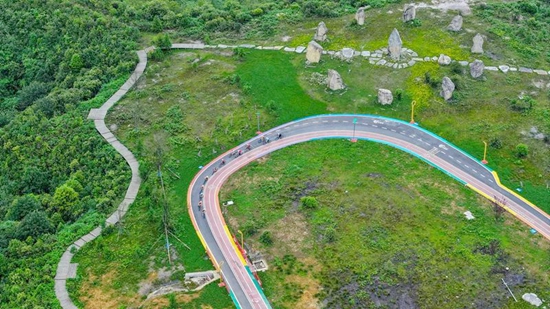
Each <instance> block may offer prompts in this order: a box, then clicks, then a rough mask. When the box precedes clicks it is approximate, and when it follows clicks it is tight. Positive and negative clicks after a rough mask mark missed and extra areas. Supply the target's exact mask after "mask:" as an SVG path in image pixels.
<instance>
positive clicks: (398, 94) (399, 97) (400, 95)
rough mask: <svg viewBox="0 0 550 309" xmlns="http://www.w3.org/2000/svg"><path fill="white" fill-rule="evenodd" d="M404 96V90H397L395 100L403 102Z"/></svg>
mask: <svg viewBox="0 0 550 309" xmlns="http://www.w3.org/2000/svg"><path fill="white" fill-rule="evenodd" d="M403 94H404V91H403V89H397V90H395V99H396V100H397V101H401V100H403Z"/></svg>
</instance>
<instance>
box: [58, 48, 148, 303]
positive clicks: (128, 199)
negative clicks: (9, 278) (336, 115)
mask: <svg viewBox="0 0 550 309" xmlns="http://www.w3.org/2000/svg"><path fill="white" fill-rule="evenodd" d="M149 50H150V48H147V49H144V50H140V51H138V52H137V54H138V57H139V63H138V65H137V66H136V69H135V70H134V72H133V73H132V75H131V76H130V78H128V80H127V81H126V82H125V83H124V85H122V87H120V89H119V90H118V91H117V92H116V93H115V94H113V96H111V97H110V98H109V100H107V102H105V103H104V104H103V105H102V106H101V107H100V108H94V109H92V110H90V113H89V114H88V119H91V120H93V121H94V124H95V127H96V129H97V131H98V132H99V134H101V135H102V136H103V137H104V138H105V140H107V142H108V143H109V144H111V146H113V147H114V148H115V149H116V150H117V151H118V153H120V154H121V155H122V156H123V157H124V160H126V162H128V165H129V166H130V169H131V170H132V180H131V181H130V185H129V186H128V190H126V195H125V196H124V200H123V201H122V202H121V203H120V205H119V206H118V208H117V210H115V212H113V213H112V214H111V216H109V218H107V220H106V221H105V225H106V226H109V225H113V224H116V223H117V222H119V221H120V219H121V218H122V217H124V215H125V214H126V212H127V211H128V207H129V206H130V204H132V203H133V202H134V200H135V199H136V196H137V193H138V190H139V186H140V184H141V178H140V177H139V163H138V161H137V160H136V158H135V157H134V155H133V154H132V153H131V152H130V150H128V148H126V147H125V146H124V145H123V144H122V143H121V142H119V141H118V140H117V138H116V137H115V136H114V135H113V133H112V132H111V131H110V130H109V129H108V128H107V126H106V125H105V116H106V115H107V112H108V111H109V109H110V108H111V107H113V105H115V103H116V102H118V100H120V99H121V98H122V97H123V96H124V95H125V94H126V92H128V90H130V89H131V88H132V87H133V86H134V84H135V83H136V81H137V80H138V79H139V77H140V76H141V74H143V71H145V67H146V66H147V51H149ZM100 234H101V227H97V228H95V229H94V230H93V231H91V232H90V233H88V234H86V235H84V236H82V237H81V238H80V239H78V240H77V241H75V242H74V243H72V244H71V245H70V246H69V247H68V248H67V250H65V252H64V253H63V255H62V256H61V260H60V261H59V264H57V272H56V275H55V296H56V297H57V299H58V300H59V303H60V304H61V307H62V308H64V309H77V307H76V306H75V305H74V303H73V302H72V300H71V298H70V297H69V293H68V292H67V279H71V278H75V277H76V268H77V266H78V265H77V264H75V263H71V259H72V258H73V256H74V254H75V253H76V251H77V250H79V249H80V248H82V246H84V245H85V244H86V243H88V242H90V241H92V240H94V239H96V238H97V237H98V236H99V235H100Z"/></svg>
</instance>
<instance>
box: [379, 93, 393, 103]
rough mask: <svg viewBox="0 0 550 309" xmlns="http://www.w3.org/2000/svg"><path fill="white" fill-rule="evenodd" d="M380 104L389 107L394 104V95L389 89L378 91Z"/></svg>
mask: <svg viewBox="0 0 550 309" xmlns="http://www.w3.org/2000/svg"><path fill="white" fill-rule="evenodd" d="M378 102H379V103H380V104H382V105H389V104H391V103H392V102H393V95H392V93H391V91H390V90H388V89H378Z"/></svg>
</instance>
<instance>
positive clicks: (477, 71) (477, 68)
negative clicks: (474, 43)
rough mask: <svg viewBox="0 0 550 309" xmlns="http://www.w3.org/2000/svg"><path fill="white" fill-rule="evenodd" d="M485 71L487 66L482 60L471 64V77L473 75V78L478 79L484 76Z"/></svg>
mask: <svg viewBox="0 0 550 309" xmlns="http://www.w3.org/2000/svg"><path fill="white" fill-rule="evenodd" d="M484 69H485V64H483V61H481V60H477V59H476V60H475V61H474V62H472V63H470V75H472V77H473V78H478V77H480V76H481V75H482V74H483V70H484Z"/></svg>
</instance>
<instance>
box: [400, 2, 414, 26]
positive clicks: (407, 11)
mask: <svg viewBox="0 0 550 309" xmlns="http://www.w3.org/2000/svg"><path fill="white" fill-rule="evenodd" d="M415 18H416V6H414V3H411V4H405V8H404V9H403V21H404V22H408V21H411V20H413V19H415Z"/></svg>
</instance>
